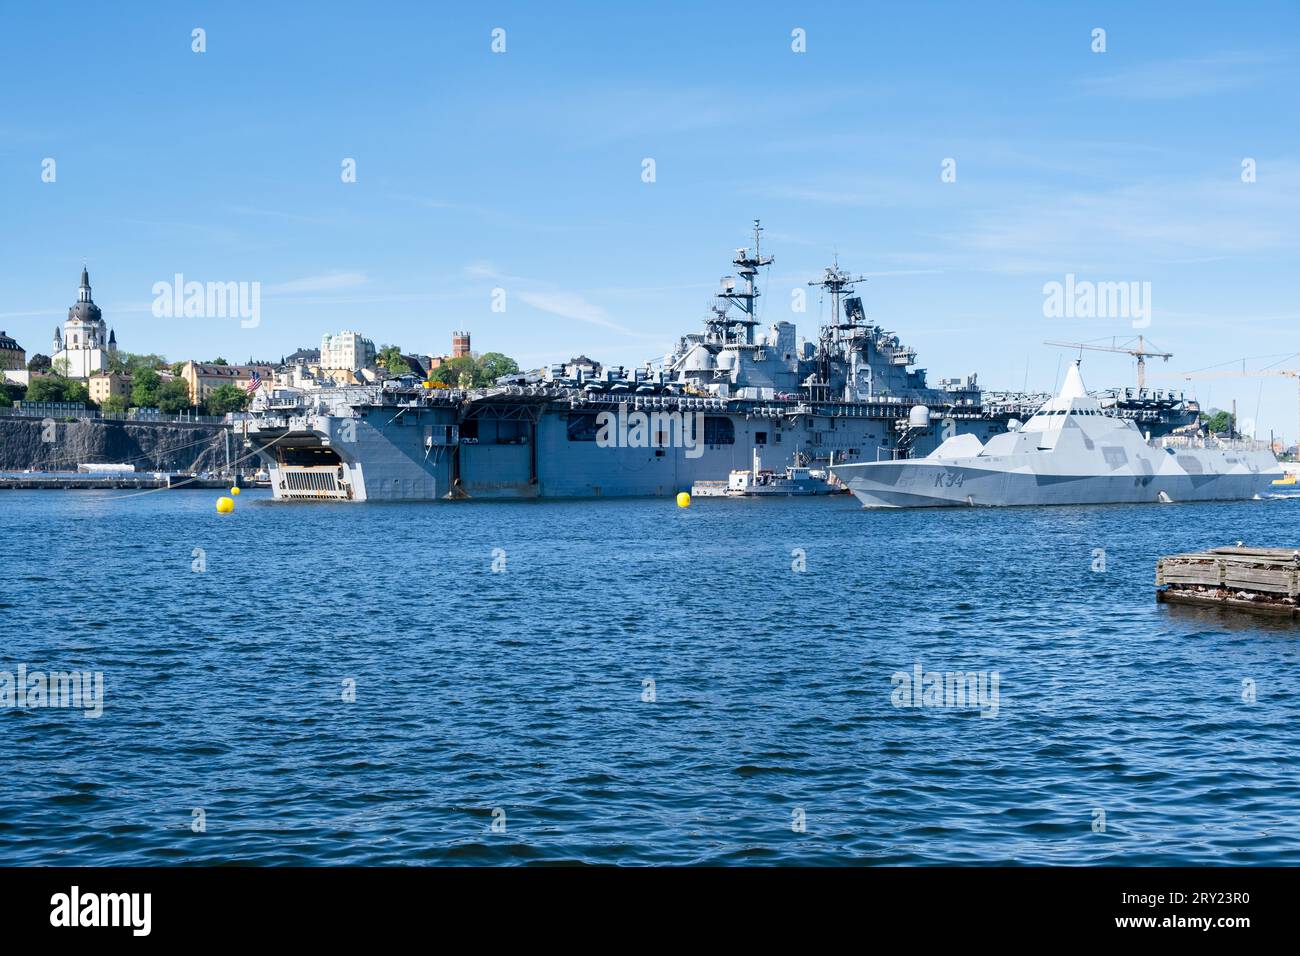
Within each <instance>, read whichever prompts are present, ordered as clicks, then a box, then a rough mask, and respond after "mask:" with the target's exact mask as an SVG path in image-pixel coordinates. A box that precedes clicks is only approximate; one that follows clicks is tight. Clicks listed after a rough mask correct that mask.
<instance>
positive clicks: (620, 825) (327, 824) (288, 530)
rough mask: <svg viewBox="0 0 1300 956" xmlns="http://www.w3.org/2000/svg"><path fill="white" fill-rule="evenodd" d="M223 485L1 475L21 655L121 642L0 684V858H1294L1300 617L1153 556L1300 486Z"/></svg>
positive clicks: (1289, 534) (1288, 516)
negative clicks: (1226, 604) (1094, 498)
mask: <svg viewBox="0 0 1300 956" xmlns="http://www.w3.org/2000/svg"><path fill="white" fill-rule="evenodd" d="M214 497H215V496H214V495H213V494H212V493H209V492H200V491H185V492H164V493H158V494H145V495H134V496H123V494H122V493H112V492H104V493H99V492H5V493H3V494H0V581H3V594H0V647H2V648H3V656H2V657H0V670H7V671H11V672H12V671H14V670H15V669H16V667H17V666H18V665H19V664H20V663H23V664H26V665H27V667H28V669H29V670H37V669H46V670H69V669H81V670H89V671H102V672H103V674H104V680H105V696H104V711H103V715H102V717H100V718H98V719H90V718H86V717H84V716H82V714H81V713H80V712H78V711H75V710H71V709H52V708H39V709H38V708H29V709H26V710H18V709H13V708H9V709H5V710H0V764H2V765H3V767H4V784H3V786H2V787H0V859H3V860H4V861H5V862H6V863H9V864H37V863H49V864H170V863H209V864H210V863H224V862H246V863H262V864H342V863H353V864H397V863H475V864H495V863H537V862H591V863H628V864H646V863H715V864H719V863H720V864H737V863H767V864H772V863H785V864H794V863H800V864H836V863H880V864H930V863H1069V864H1084V863H1118V864H1157V863H1160V864H1180V863H1181V864H1188V863H1243V864H1244V863H1270V864H1297V863H1300V754H1298V752H1297V743H1298V742H1300V741H1298V737H1300V696H1297V691H1296V687H1297V681H1298V680H1300V670H1298V668H1297V664H1300V653H1298V650H1300V629H1297V628H1293V627H1292V626H1291V625H1283V624H1277V623H1272V622H1270V621H1268V620H1260V619H1255V618H1248V617H1242V616H1231V615H1225V614H1222V613H1219V612H1206V611H1195V612H1193V611H1186V610H1183V611H1178V610H1176V609H1171V608H1168V607H1165V606H1158V605H1157V604H1156V603H1155V601H1154V594H1153V577H1154V564H1155V559H1156V557H1157V556H1158V555H1160V554H1162V553H1171V552H1174V551H1178V550H1184V549H1199V548H1203V547H1207V546H1213V545H1218V544H1223V543H1231V542H1235V541H1237V540H1239V539H1245V540H1246V541H1248V542H1250V543H1255V544H1300V520H1298V519H1300V502H1298V501H1268V502H1242V503H1238V504H1218V505H1172V506H1155V505H1151V506H1119V507H1110V508H1104V507H1086V508H1068V509H1067V508H1058V509H1014V510H990V511H984V510H970V511H966V510H962V511H947V512H938V511H917V512H897V513H875V512H866V511H862V510H860V509H859V508H858V507H857V506H856V504H855V503H854V502H853V501H852V500H851V499H846V498H839V499H821V500H809V499H805V500H784V501H726V500H723V501H696V503H695V504H694V505H692V507H691V508H689V509H688V510H679V509H678V508H677V507H675V506H674V504H673V502H672V501H667V500H657V501H648V500H646V501H581V502H558V503H540V504H537V503H534V504H476V503H468V504H455V505H430V506H418V505H406V506H384V505H366V506H337V505H334V506H330V505H278V504H273V503H271V502H270V501H269V500H267V499H266V498H265V496H264V495H263V494H260V493H245V494H244V495H242V496H241V497H240V498H239V500H238V506H237V508H236V511H235V513H234V514H233V515H230V516H225V517H223V516H220V515H218V514H217V513H216V512H215V510H214V508H213V502H214ZM195 548H201V549H203V552H204V554H205V559H206V571H204V572H202V573H196V572H195V571H193V570H192V566H193V563H194V561H195V556H194V552H193V549H195ZM494 549H501V551H503V552H504V556H505V570H504V572H501V573H493V571H492V563H493V550H494ZM794 549H803V552H804V553H805V555H806V558H805V560H806V568H807V570H806V571H804V572H802V573H800V572H796V571H794V570H792V562H794V561H795V560H796V557H794V556H792V552H793V551H794ZM1095 549H1103V550H1104V552H1105V567H1106V570H1105V571H1104V572H1100V571H1094V570H1093V567H1094V564H1096V563H1097V557H1096V550H1095ZM918 663H919V664H921V665H922V667H923V669H924V670H926V671H931V670H934V671H956V670H961V671H974V672H990V673H991V672H994V671H996V672H997V673H998V675H999V699H998V708H997V713H996V716H989V717H983V716H981V714H980V711H979V709H977V708H972V707H969V706H968V707H942V706H941V707H920V708H903V707H896V706H894V704H893V702H892V700H891V694H892V692H893V684H892V681H891V676H892V675H893V674H894V673H895V672H900V671H902V672H909V673H910V672H911V671H912V669H913V667H914V666H915V665H916V664H918ZM647 679H649V680H653V681H654V697H655V699H654V701H653V702H648V701H645V700H643V699H642V698H643V696H648V694H647V692H646V685H645V683H644V682H645V681H646V680H647ZM990 679H991V678H990ZM1247 679H1249V680H1250V681H1253V682H1254V686H1255V692H1256V695H1257V696H1256V699H1255V700H1254V702H1253V703H1252V702H1248V701H1245V700H1243V686H1244V685H1243V681H1245V680H1247ZM347 681H355V688H356V694H355V697H356V699H355V701H345V700H344V699H343V697H344V693H345V690H346V688H347V686H348V685H347V684H346V683H345V682H347ZM196 809H198V810H202V811H203V814H204V822H205V825H206V829H205V830H204V831H203V832H195V831H194V827H193V823H194V821H195V820H196V815H195V812H194V811H195V810H196ZM494 810H496V811H497V815H496V817H495V818H494ZM799 811H802V819H803V821H804V824H805V826H806V830H804V831H803V832H799V831H798V830H797V828H795V827H792V824H793V823H797V822H798V820H799V819H800V813H799ZM1100 813H1104V814H1105V817H1104V823H1105V826H1104V831H1101V832H1097V829H1096V828H1097V827H1098V823H1099V822H1100V820H1101V817H1100V816H1099V814H1100ZM494 819H498V820H503V822H504V831H503V832H499V831H494V830H493V822H494ZM498 825H499V824H498Z"/></svg>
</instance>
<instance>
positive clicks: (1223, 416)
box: [1201, 411, 1237, 435]
mask: <svg viewBox="0 0 1300 956" xmlns="http://www.w3.org/2000/svg"><path fill="white" fill-rule="evenodd" d="M1201 423H1202V424H1203V425H1204V427H1205V429H1206V431H1210V432H1213V433H1214V434H1216V435H1226V434H1228V433H1229V432H1230V431H1234V430H1235V429H1236V426H1237V422H1236V420H1235V419H1234V418H1233V416H1232V413H1231V412H1224V411H1215V412H1213V413H1212V414H1209V415H1207V414H1205V413H1204V412H1202V413H1201Z"/></svg>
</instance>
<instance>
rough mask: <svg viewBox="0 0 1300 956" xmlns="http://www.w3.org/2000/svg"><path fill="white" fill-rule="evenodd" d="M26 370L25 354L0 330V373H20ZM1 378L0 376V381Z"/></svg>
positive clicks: (19, 346)
mask: <svg viewBox="0 0 1300 956" xmlns="http://www.w3.org/2000/svg"><path fill="white" fill-rule="evenodd" d="M26 368H27V353H26V352H24V351H23V348H22V346H21V345H19V344H18V343H17V342H15V341H14V340H13V339H12V338H10V337H9V336H8V335H5V333H4V331H3V330H0V372H21V371H24V370H25V369H26ZM2 379H3V376H0V380H2Z"/></svg>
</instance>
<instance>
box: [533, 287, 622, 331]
mask: <svg viewBox="0 0 1300 956" xmlns="http://www.w3.org/2000/svg"><path fill="white" fill-rule="evenodd" d="M519 298H520V299H521V300H523V301H524V302H525V303H526V304H528V305H531V306H532V307H533V308H534V309H540V310H541V311H543V312H549V313H550V314H551V315H558V316H560V317H562V318H565V319H576V320H577V321H579V322H588V323H590V324H591V325H599V326H602V327H603V328H606V329H613V330H614V331H616V332H622V333H623V334H624V335H632V334H633V333H632V331H631V329H626V328H624V327H623V326H621V325H619V324H618V323H616V322H612V321H610V319H609V314H608V313H607V312H606V311H605V310H604V309H602V308H601V307H600V306H598V305H593V304H592V303H590V302H588V301H587V300H586V299H584V298H583V297H582V296H580V295H577V294H575V293H572V292H520V293H519Z"/></svg>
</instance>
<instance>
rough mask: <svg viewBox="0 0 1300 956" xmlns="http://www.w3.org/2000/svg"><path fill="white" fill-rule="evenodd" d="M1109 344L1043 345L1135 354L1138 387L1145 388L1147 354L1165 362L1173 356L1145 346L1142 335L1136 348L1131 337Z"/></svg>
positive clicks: (1068, 343)
mask: <svg viewBox="0 0 1300 956" xmlns="http://www.w3.org/2000/svg"><path fill="white" fill-rule="evenodd" d="M1110 343H1111V344H1110V345H1090V344H1088V343H1087V342H1044V343H1043V344H1044V345H1059V346H1061V347H1062V348H1068V349H1091V350H1092V351H1094V352H1124V353H1125V354H1127V355H1132V356H1135V357H1136V358H1137V360H1138V388H1145V387H1146V383H1147V356H1151V357H1152V358H1162V359H1164V360H1165V361H1166V362H1168V361H1169V359H1170V358H1171V357H1173V354H1174V353H1172V352H1157V351H1155V350H1154V349H1149V348H1147V345H1146V339H1145V338H1143V337H1142V336H1140V335H1139V336H1138V337H1137V348H1134V347H1133V339H1129V340H1128V341H1127V342H1123V343H1120V344H1118V345H1116V344H1115V339H1113V338H1112V339H1111V340H1110Z"/></svg>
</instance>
